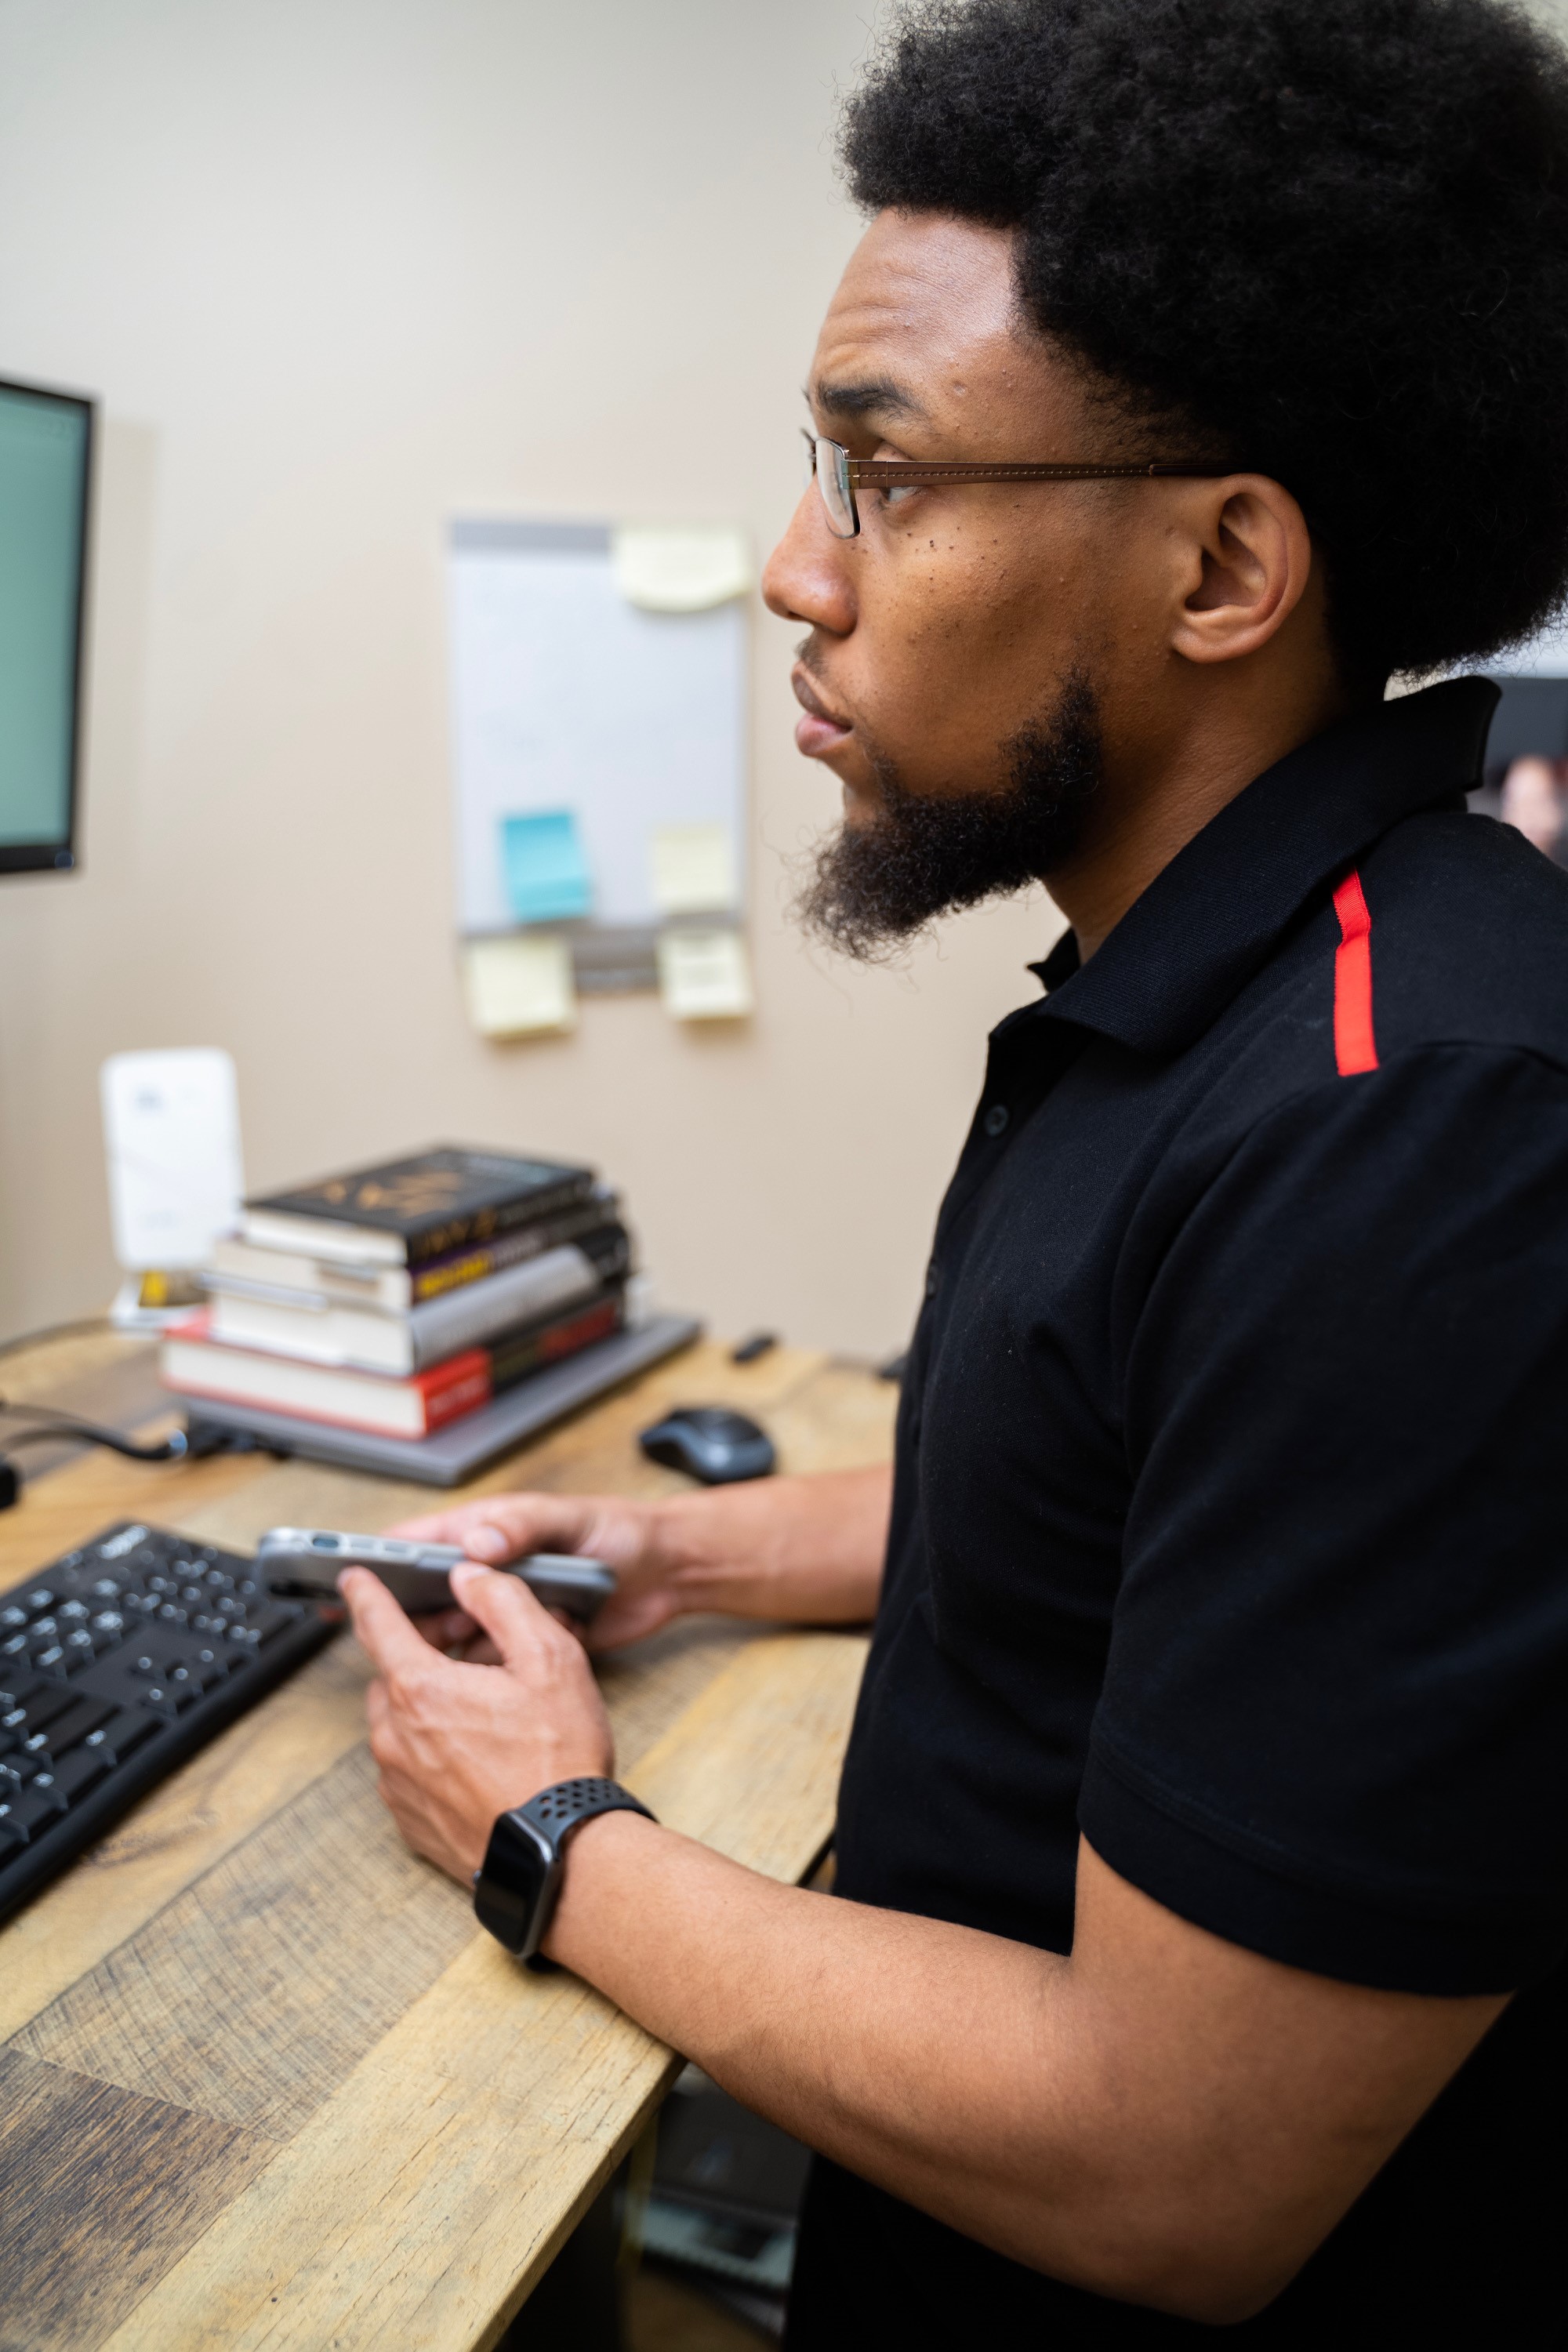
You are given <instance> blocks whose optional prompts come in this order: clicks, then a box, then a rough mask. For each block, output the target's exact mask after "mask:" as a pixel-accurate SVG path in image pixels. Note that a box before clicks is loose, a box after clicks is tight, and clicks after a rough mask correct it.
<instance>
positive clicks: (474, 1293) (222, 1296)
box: [212, 1225, 629, 1373]
mask: <svg viewBox="0 0 1568 2352" xmlns="http://www.w3.org/2000/svg"><path fill="white" fill-rule="evenodd" d="M597 1240H598V1246H597V1247H595V1248H590V1247H589V1246H588V1244H590V1243H591V1242H593V1241H595V1236H593V1235H585V1236H584V1241H583V1242H582V1243H576V1242H568V1243H565V1244H563V1246H562V1247H561V1248H560V1249H552V1250H545V1251H544V1252H543V1253H542V1255H541V1256H539V1257H532V1258H525V1259H524V1260H523V1261H522V1263H521V1265H513V1266H508V1267H506V1268H505V1269H504V1270H503V1271H502V1272H501V1273H500V1274H495V1275H491V1276H489V1278H488V1279H487V1280H486V1281H484V1282H475V1283H468V1284H466V1285H465V1286H463V1287H462V1288H461V1289H460V1290H450V1291H447V1292H446V1293H444V1294H443V1295H442V1296H440V1297H436V1298H430V1299H426V1301H425V1302H424V1304H423V1305H421V1306H418V1307H410V1309H409V1310H408V1312H407V1314H405V1315H384V1314H379V1313H377V1312H376V1310H375V1309H374V1307H373V1308H368V1309H367V1308H365V1307H342V1306H339V1305H338V1304H337V1303H336V1302H335V1301H329V1300H326V1299H322V1300H321V1302H320V1303H319V1304H318V1303H316V1302H315V1301H313V1300H310V1299H307V1298H301V1297H292V1298H291V1297H289V1296H288V1294H283V1295H282V1296H280V1297H258V1296H257V1295H256V1293H255V1292H254V1291H245V1290H226V1289H223V1288H221V1287H220V1288H219V1289H218V1292H217V1297H216V1300H215V1302H214V1306H213V1314H212V1336H213V1338H214V1339H222V1340H226V1341H227V1342H228V1343H229V1344H230V1345H232V1346H235V1347H240V1348H265V1349H268V1351H269V1352H273V1353H276V1354H278V1355H280V1356H298V1357H300V1359H301V1360H303V1361H304V1362H307V1363H312V1364H342V1365H345V1366H350V1367H353V1369H354V1370H359V1371H366V1372H396V1373H406V1372H417V1371H423V1370H426V1367H427V1366H428V1365H431V1364H442V1363H445V1362H446V1360H447V1358H448V1357H449V1356H456V1355H458V1354H459V1353H460V1352H461V1350H462V1349H465V1348H477V1347H482V1346H483V1345H484V1344H485V1342H486V1341H487V1340H489V1339H494V1338H495V1336H496V1334H497V1333H498V1332H500V1331H510V1330H514V1329H515V1328H517V1326H518V1325H519V1324H520V1323H522V1322H524V1321H527V1320H530V1319H535V1318H539V1317H541V1316H543V1315H551V1314H554V1313H556V1312H557V1311H558V1310H560V1309H561V1308H563V1307H569V1306H570V1305H571V1304H572V1303H573V1301H574V1300H575V1299H578V1298H587V1297H591V1296H592V1295H593V1294H594V1293H595V1292H596V1291H597V1290H599V1289H600V1288H601V1287H602V1286H603V1285H604V1284H605V1282H606V1281H613V1280H615V1279H616V1278H618V1277H619V1276H624V1275H625V1274H626V1273H627V1271H628V1270H629V1269H628V1257H629V1251H628V1249H627V1245H626V1231H625V1228H624V1227H622V1226H619V1225H616V1226H613V1227H610V1228H609V1229H607V1230H605V1231H604V1232H603V1233H602V1234H601V1235H600V1236H598V1237H597Z"/></svg>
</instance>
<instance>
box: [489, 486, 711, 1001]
mask: <svg viewBox="0 0 1568 2352" xmlns="http://www.w3.org/2000/svg"><path fill="white" fill-rule="evenodd" d="M615 538H616V535H615V533H614V532H613V531H612V529H611V527H610V526H609V525H608V524H605V523H589V522H554V521H542V522H529V521H512V520H458V521H456V522H454V523H453V524H452V525H451V527H450V539H449V545H448V599H449V605H448V609H449V620H450V641H451V689H452V692H451V709H452V734H453V769H454V782H455V794H454V798H455V824H456V839H457V859H456V867H457V889H458V906H457V919H458V931H459V933H460V935H461V936H462V937H463V938H464V939H465V940H477V939H478V940H482V939H485V938H488V937H493V936H495V935H498V934H505V933H512V932H516V931H517V930H518V929H519V928H520V918H519V915H518V911H517V901H516V898H515V896H514V895H513V894H511V893H509V887H508V873H507V866H506V856H505V843H506V840H507V837H508V836H507V832H506V827H507V821H508V820H509V819H510V820H514V821H515V820H518V819H531V820H533V824H534V829H535V830H538V829H539V828H540V827H541V825H542V820H543V818H544V816H545V815H546V814H547V813H550V812H555V813H557V817H556V822H557V823H559V822H560V814H559V813H562V812H570V813H571V815H572V817H573V818H574V823H575V834H576V839H577V842H578V844H579V845H580V856H581V865H582V867H583V868H585V887H586V893H587V902H586V904H585V906H584V908H583V911H582V914H581V916H580V918H579V919H575V920H573V921H571V922H568V923H566V924H564V925H561V926H558V929H559V931H560V934H561V936H562V937H563V939H564V940H566V942H567V943H568V944H569V946H570V949H571V953H572V958H573V961H574V965H575V969H576V983H577V986H578V987H579V988H587V989H593V988H595V987H605V986H611V987H625V986H628V985H630V986H653V985H655V984H656V977H657V970H658V964H657V950H658V941H659V939H660V935H661V931H662V930H664V929H666V928H667V927H668V920H669V914H670V901H669V889H668V871H669V866H670V857H671V847H670V845H671V844H672V843H674V844H675V845H676V847H677V848H679V845H680V842H681V840H682V839H683V838H685V839H689V840H690V841H694V842H695V841H698V840H700V841H701V842H702V843H703V844H705V845H706V846H707V849H708V852H709V855H708V858H707V866H706V869H705V870H706V872H707V874H708V877H709V878H708V882H707V885H706V904H705V908H704V919H705V920H707V921H709V922H716V923H721V924H722V923H725V922H729V923H732V924H736V925H738V924H739V922H740V919H741V912H742V906H743V904H744V894H745V874H744V865H743V861H744V857H745V847H746V830H747V828H746V821H745V820H746V807H745V801H746V792H745V782H746V648H747V627H746V617H747V616H746V609H745V605H744V603H743V601H742V599H741V597H740V596H738V595H737V594H733V593H731V594H729V595H728V596H727V597H726V599H725V600H724V601H721V602H716V603H712V604H709V605H708V606H707V608H706V609H701V610H693V611H669V610H663V611H658V610H649V609H647V607H646V606H645V605H642V604H637V603H636V602H633V601H631V598H630V597H629V596H628V594H627V593H626V567H625V565H624V563H623V564H621V565H620V566H619V568H617V563H616V560H615V554H616V550H615ZM675 828H690V829H692V830H691V831H690V832H689V834H688V835H681V834H680V833H679V832H678V831H674V830H672V829H675ZM716 829H718V830H716ZM520 830H521V832H523V833H526V832H527V830H528V829H527V828H526V827H524V828H519V827H518V826H517V825H516V824H515V823H514V824H513V828H512V833H513V837H516V835H518V833H519V832H520ZM714 845H719V847H720V848H721V850H722V851H723V852H724V855H723V856H721V857H720V858H719V860H718V862H717V864H716V863H715V858H714V856H713V855H712V852H713V849H714ZM661 857H662V859H663V869H662V871H663V887H662V888H661V864H660V861H661ZM716 875H719V876H720V877H721V878H720V879H719V880H717V881H716V880H715V879H714V877H715V876H716Z"/></svg>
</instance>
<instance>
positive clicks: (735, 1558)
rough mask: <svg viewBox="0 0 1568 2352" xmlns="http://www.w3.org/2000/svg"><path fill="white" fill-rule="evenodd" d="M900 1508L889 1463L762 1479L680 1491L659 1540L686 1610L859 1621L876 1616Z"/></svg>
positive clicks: (663, 1507) (666, 1509)
mask: <svg viewBox="0 0 1568 2352" xmlns="http://www.w3.org/2000/svg"><path fill="white" fill-rule="evenodd" d="M891 1507H892V1472H891V1470H890V1469H889V1468H887V1467H885V1466H879V1467H878V1468H876V1469H871V1470H837V1471H830V1472H826V1473H819V1474H818V1475H816V1476H815V1477H809V1478H767V1479H757V1480H755V1481H751V1482H748V1483H746V1484H745V1485H742V1486H731V1487H727V1488H720V1489H711V1490H710V1491H709V1492H708V1493H706V1494H701V1495H677V1496H671V1497H670V1499H669V1500H668V1502H665V1503H661V1504H659V1505H658V1507H657V1508H656V1512H655V1541H656V1544H657V1546H658V1549H659V1551H660V1552H661V1553H662V1555H663V1556H664V1558H665V1559H668V1562H669V1578H670V1582H671V1584H672V1585H673V1587H674V1589H675V1591H676V1592H677V1593H678V1595H679V1605H680V1607H681V1608H682V1609H683V1610H702V1609H712V1610H718V1611H721V1612H723V1613H724V1614H726V1615H729V1616H734V1617H757V1618H771V1619H773V1620H775V1621H780V1622H787V1623H792V1624H816V1625H858V1624H864V1623H866V1622H868V1620H869V1619H870V1618H871V1617H872V1616H873V1615H874V1614H875V1612H876V1607H877V1595H878V1591H879V1588H880V1585H881V1579H882V1559H883V1555H884V1553H885V1551H886V1549H887V1541H888V1519H889V1512H890V1510H891Z"/></svg>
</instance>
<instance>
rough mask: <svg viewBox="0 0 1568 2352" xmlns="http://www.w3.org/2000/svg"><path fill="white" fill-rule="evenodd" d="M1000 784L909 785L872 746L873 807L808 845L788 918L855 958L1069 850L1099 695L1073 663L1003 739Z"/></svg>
mask: <svg viewBox="0 0 1568 2352" xmlns="http://www.w3.org/2000/svg"><path fill="white" fill-rule="evenodd" d="M1005 751H1006V754H1007V757H1008V761H1009V762H1010V774H1009V779H1008V782H1007V783H1006V785H1005V788H1004V789H1003V790H1002V791H1001V792H998V793H950V794H943V795H940V796H938V795H932V794H928V793H911V792H910V791H909V790H908V788H907V787H906V786H905V785H904V784H903V783H901V782H900V779H899V776H898V772H897V771H896V769H895V768H894V766H893V764H892V762H891V761H888V760H885V759H879V758H876V757H875V756H874V757H873V761H872V765H873V768H874V770H875V772H876V775H877V779H878V782H879V785H880V787H881V808H880V811H879V814H878V815H877V816H876V817H875V818H874V819H873V820H872V822H871V823H870V824H866V825H859V826H852V825H844V826H842V827H841V828H840V830H839V831H838V832H837V833H836V834H834V835H831V836H830V838H829V839H828V840H826V841H825V842H824V843H823V845H822V846H821V847H820V848H819V849H818V850H817V852H816V862H815V866H814V869H813V872H812V876H811V879H810V880H809V881H808V882H807V884H806V886H805V888H804V889H803V890H802V891H801V893H800V896H799V898H797V899H796V901H795V915H796V917H797V919H799V920H800V921H801V922H802V923H803V924H804V925H805V928H806V929H808V930H811V931H814V932H815V933H816V936H817V938H818V939H820V940H824V941H825V942H826V944H827V945H828V946H829V947H833V948H837V949H838V950H840V952H841V953H842V954H844V955H848V956H853V957H855V959H856V960H857V961H858V962H860V963H875V962H878V961H885V960H886V959H887V958H888V957H889V956H890V955H892V954H894V953H896V952H897V950H898V949H899V947H900V945H902V944H903V943H904V942H905V941H907V940H910V939H912V938H913V937H914V936H915V934H916V933H917V932H920V931H922V930H923V929H925V928H926V926H927V924H928V923H931V922H932V921H933V920H934V919H935V918H936V917H937V916H938V915H944V914H947V913H949V912H951V911H952V909H953V908H958V907H973V906H975V905H977V904H978V902H979V901H980V900H981V899H982V898H993V897H995V896H997V895H998V894H1000V893H1005V892H1009V891H1014V890H1025V889H1027V888H1028V887H1029V885H1030V884H1031V883H1033V882H1040V881H1043V880H1044V879H1045V878H1046V877H1047V875H1048V874H1050V873H1051V872H1052V871H1053V870H1054V868H1056V867H1057V866H1060V865H1061V864H1062V863H1063V862H1064V861H1065V860H1066V859H1067V858H1068V857H1069V856H1071V854H1072V852H1073V850H1074V848H1075V847H1076V846H1077V844H1078V840H1079V835H1080V834H1081V832H1082V830H1083V821H1084V817H1085V815H1086V814H1087V812H1088V809H1089V803H1090V801H1091V800H1092V798H1093V796H1094V793H1095V792H1096V790H1097V788H1098V786H1099V783H1100V707H1099V704H1098V703H1097V701H1096V699H1095V694H1094V689H1093V688H1092V687H1091V686H1090V684H1089V679H1088V677H1087V676H1086V675H1085V674H1084V673H1083V672H1082V671H1081V670H1075V671H1073V672H1071V673H1070V675H1069V676H1068V679H1067V682H1066V684H1065V685H1064V686H1063V688H1062V691H1061V695H1060V698H1059V699H1058V703H1057V707H1056V709H1055V710H1054V711H1052V713H1051V715H1050V717H1049V718H1048V719H1044V720H1038V719H1037V720H1036V721H1035V722H1034V724H1033V725H1031V726H1028V727H1026V728H1025V729H1024V730H1023V731H1022V732H1021V733H1020V734H1018V735H1016V736H1015V737H1014V738H1013V740H1012V741H1011V742H1010V743H1008V744H1007V745H1005Z"/></svg>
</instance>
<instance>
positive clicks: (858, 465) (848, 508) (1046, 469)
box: [800, 425, 1236, 539]
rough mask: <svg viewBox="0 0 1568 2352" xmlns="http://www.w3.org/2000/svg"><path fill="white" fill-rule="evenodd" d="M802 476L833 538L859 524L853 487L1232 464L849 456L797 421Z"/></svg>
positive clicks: (1114, 476) (1144, 476)
mask: <svg viewBox="0 0 1568 2352" xmlns="http://www.w3.org/2000/svg"><path fill="white" fill-rule="evenodd" d="M800 430H801V436H802V438H803V439H804V441H805V478H806V480H807V482H810V481H811V480H812V479H813V478H815V479H816V487H817V488H818V489H819V490H820V491H821V493H822V503H823V506H824V507H825V509H826V513H827V528H828V530H830V531H831V532H832V533H833V535H834V537H835V538H836V539H854V538H856V537H858V533H859V530H860V509H859V508H858V506H857V505H856V503H855V493H856V491H857V490H892V489H901V488H904V487H905V485H906V484H907V485H910V486H913V485H915V484H917V483H922V484H933V483H944V482H945V483H963V482H1132V481H1140V482H1141V481H1147V480H1149V479H1151V478H1158V477H1160V476H1162V475H1188V476H1195V477H1198V478H1202V479H1208V480H1217V479H1218V478H1220V477H1221V476H1222V475H1225V474H1233V473H1235V471H1236V467H1234V466H1205V465H1199V464H1189V463H1188V462H1187V461H1186V460H1185V459H1182V460H1179V461H1177V462H1175V463H1173V464H1170V465H1155V466H1054V465H1049V466H1047V465H1039V466H969V465H956V464H955V465H949V466H918V465H916V464H915V463H914V462H913V461H912V460H910V459H907V458H902V457H900V458H884V459H878V458H874V457H851V456H850V455H849V452H848V450H847V449H846V448H845V446H844V445H843V443H842V442H840V441H830V440H829V439H828V437H827V436H826V433H811V432H808V431H807V430H806V427H805V425H802V426H801V428H800Z"/></svg>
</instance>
